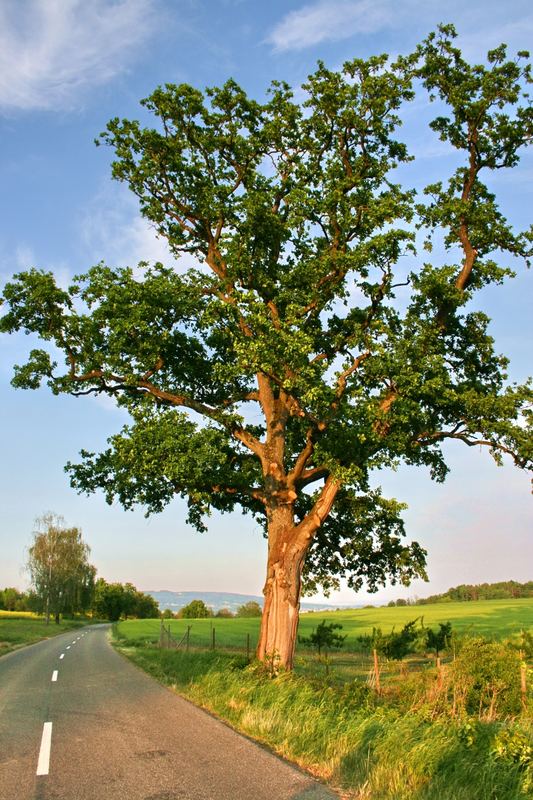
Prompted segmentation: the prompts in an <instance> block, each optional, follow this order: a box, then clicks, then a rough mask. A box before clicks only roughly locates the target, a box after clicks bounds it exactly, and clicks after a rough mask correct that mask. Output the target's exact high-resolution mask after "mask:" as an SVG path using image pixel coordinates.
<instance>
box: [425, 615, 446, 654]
mask: <svg viewBox="0 0 533 800" xmlns="http://www.w3.org/2000/svg"><path fill="white" fill-rule="evenodd" d="M451 640H452V623H451V622H439V627H438V630H436V631H434V630H433V629H432V628H428V629H427V633H426V645H427V647H428V648H429V650H434V651H435V655H436V656H437V658H439V656H440V652H441V650H444V649H445V648H447V647H449V646H450V642H451Z"/></svg>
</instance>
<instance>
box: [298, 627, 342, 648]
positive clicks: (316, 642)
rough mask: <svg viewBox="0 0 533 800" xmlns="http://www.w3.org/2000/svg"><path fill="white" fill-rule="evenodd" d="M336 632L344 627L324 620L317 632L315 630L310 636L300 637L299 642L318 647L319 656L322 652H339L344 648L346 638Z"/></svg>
mask: <svg viewBox="0 0 533 800" xmlns="http://www.w3.org/2000/svg"><path fill="white" fill-rule="evenodd" d="M336 630H342V625H339V624H338V623H336V622H330V623H329V624H328V623H327V622H326V620H325V619H324V620H322V622H320V623H319V624H318V625H317V628H316V630H314V631H313V632H312V633H311V635H310V636H308V637H305V636H299V637H298V641H299V642H301V644H307V645H310V646H311V647H316V649H317V650H318V655H319V656H320V655H321V653H322V650H325V651H326V652H327V651H328V650H338V649H340V648H341V647H342V646H343V644H344V640H345V639H346V636H342V635H341V634H340V633H336V632H335V631H336Z"/></svg>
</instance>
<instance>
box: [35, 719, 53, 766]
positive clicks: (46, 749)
mask: <svg viewBox="0 0 533 800" xmlns="http://www.w3.org/2000/svg"><path fill="white" fill-rule="evenodd" d="M51 746H52V723H51V722H45V723H44V727H43V736H42V739H41V749H40V750H39V761H38V762H37V772H36V774H37V775H48V770H49V769H50V748H51Z"/></svg>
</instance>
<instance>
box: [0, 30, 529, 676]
mask: <svg viewBox="0 0 533 800" xmlns="http://www.w3.org/2000/svg"><path fill="white" fill-rule="evenodd" d="M454 37H455V31H454V30H453V27H452V26H441V27H440V28H439V30H438V31H437V32H435V33H432V34H430V35H429V36H428V37H427V38H426V40H425V41H424V42H423V43H422V44H421V45H420V46H419V47H418V48H417V49H416V51H415V52H414V53H413V54H411V55H410V56H408V57H399V58H398V59H397V60H396V61H394V62H391V61H390V60H389V59H388V57H387V56H385V55H382V56H375V57H371V58H369V59H367V60H363V59H358V58H357V59H354V60H352V61H350V62H347V63H346V64H344V65H343V67H342V68H341V69H340V70H338V71H331V70H329V69H327V68H326V66H325V65H324V64H319V66H318V68H317V70H316V71H315V72H314V73H313V74H312V75H311V76H310V77H309V79H308V81H307V83H306V84H304V86H303V91H304V94H305V100H303V102H298V101H296V100H295V97H294V95H293V92H292V90H291V89H290V87H289V86H288V85H287V84H285V83H282V82H273V83H272V85H271V87H270V89H269V93H268V97H267V99H266V100H265V101H264V102H259V101H256V100H253V99H251V98H250V97H248V96H247V95H246V93H245V92H244V91H243V89H242V88H240V87H239V86H238V85H237V84H236V83H235V82H234V81H232V80H230V81H228V82H226V83H225V84H224V85H223V86H222V87H219V88H211V89H206V90H205V92H202V91H200V90H199V89H197V88H194V87H192V86H189V85H184V84H182V85H179V86H175V85H166V86H165V87H160V88H158V89H156V91H155V92H154V93H153V94H152V95H151V96H150V97H149V98H147V99H146V100H144V101H142V103H143V105H144V107H145V108H146V109H147V110H148V111H149V112H150V113H151V114H152V115H153V117H154V119H155V127H143V126H142V125H141V124H140V123H139V122H137V121H134V120H120V119H118V118H117V119H114V120H112V121H111V122H110V123H109V125H108V127H107V130H106V131H105V132H104V133H103V134H102V136H101V137H100V139H99V142H100V143H101V144H105V145H108V146H110V147H111V148H113V149H114V151H115V161H114V163H113V176H114V178H115V179H117V180H119V181H122V182H125V183H126V184H128V186H129V187H130V189H131V190H132V192H133V193H134V194H135V195H136V196H137V197H138V199H139V203H140V209H141V213H142V214H143V215H144V216H145V217H146V218H147V219H148V220H150V221H151V223H152V224H153V225H154V227H155V229H156V231H157V233H158V234H159V235H160V236H162V237H164V238H165V239H166V240H167V242H168V244H169V247H170V250H171V252H172V253H173V254H174V256H175V257H177V258H179V257H181V256H184V255H186V256H188V257H189V258H190V256H193V257H194V259H195V266H193V267H190V268H188V269H187V268H183V269H181V268H180V267H179V263H178V268H176V267H175V266H173V265H166V266H165V265H163V264H159V263H156V264H153V265H148V264H142V265H140V268H123V269H117V268H112V267H109V266H106V265H104V264H98V265H97V266H95V267H93V268H91V269H90V270H89V271H88V272H87V273H86V274H85V275H82V276H78V277H77V278H75V279H74V280H73V282H72V285H71V286H70V287H69V288H68V289H64V288H61V287H60V286H58V285H57V283H56V281H55V279H54V277H53V275H52V274H51V273H47V272H43V271H39V270H35V269H34V270H30V271H28V272H25V273H21V274H19V275H17V276H15V278H14V279H13V280H12V281H10V282H9V283H8V284H7V285H6V286H5V288H4V303H5V304H6V305H7V310H6V313H5V314H4V316H3V317H2V320H1V328H2V330H4V331H10V332H13V331H16V330H26V331H30V332H33V333H36V334H38V335H39V336H40V337H41V339H43V340H44V341H45V342H48V343H50V345H52V346H51V347H50V348H49V349H48V350H47V349H44V348H43V349H35V350H33V351H32V352H31V354H30V358H29V360H28V362H27V363H26V364H24V365H22V366H18V367H16V368H15V377H14V380H13V383H14V385H15V386H17V387H23V388H36V387H37V386H39V385H40V384H41V383H42V382H43V381H44V382H45V383H47V384H48V385H49V387H50V388H51V390H52V391H53V392H54V393H56V394H59V393H70V394H73V395H83V394H100V393H105V394H108V395H110V396H112V397H114V398H115V399H116V402H117V403H118V404H119V405H121V406H122V407H124V408H125V409H126V410H127V411H128V412H129V413H130V415H131V424H128V425H126V426H125V427H124V429H123V430H122V431H121V432H120V433H118V434H117V435H115V436H112V437H111V438H110V440H109V447H108V448H107V449H106V450H105V451H104V452H103V453H100V454H95V453H91V452H88V451H82V461H81V463H79V464H70V465H68V470H69V472H70V475H71V481H72V485H73V486H74V487H75V488H77V489H78V490H80V491H84V492H93V491H95V490H97V489H101V490H103V491H104V493H105V495H106V498H107V500H108V501H109V502H112V501H114V500H115V499H118V500H119V502H121V503H122V505H123V506H124V507H125V508H131V507H132V506H133V505H134V504H137V503H140V504H142V505H144V506H145V507H146V509H147V512H148V513H152V512H159V511H161V510H162V509H163V508H164V506H165V505H166V504H167V503H168V502H169V501H170V500H171V499H172V498H173V497H175V496H176V495H178V496H181V497H184V498H186V500H187V504H188V518H189V521H190V522H191V523H192V524H193V525H195V526H196V527H197V528H199V529H203V528H204V527H205V517H206V515H208V514H209V512H210V510H211V509H217V510H219V511H222V512H227V511H231V510H233V509H234V508H235V507H237V506H239V507H240V508H242V509H243V510H244V511H246V512H249V513H250V514H252V515H253V516H254V517H255V518H256V519H257V520H259V521H260V522H261V524H262V525H263V526H264V530H265V534H266V535H268V538H269V560H268V565H267V581H266V584H265V605H264V611H263V624H262V632H261V637H260V643H259V649H258V655H259V657H260V658H263V657H265V654H266V653H273V652H276V653H278V654H279V656H280V660H281V663H282V664H283V665H284V666H287V667H290V666H291V664H292V654H293V650H294V642H295V640H296V628H297V621H298V608H299V597H300V588H301V580H302V575H303V579H304V581H305V585H306V586H307V587H308V588H309V589H310V590H316V589H318V588H319V587H322V588H323V589H324V590H325V591H327V590H330V589H332V588H334V587H336V586H338V582H339V580H340V579H341V578H344V579H346V580H347V582H348V584H349V585H350V586H352V587H353V588H355V589H358V588H359V587H360V586H361V584H362V582H363V580H365V581H366V582H367V584H368V586H369V587H370V589H373V588H375V587H377V586H378V585H380V584H381V583H383V582H384V581H385V580H387V579H390V580H392V581H393V582H395V581H401V582H409V581H410V579H412V578H413V577H416V576H421V575H424V574H425V573H424V564H425V553H424V551H423V549H422V548H421V547H420V546H419V545H418V544H417V543H415V542H413V543H411V544H406V543H405V542H404V541H403V537H404V526H403V522H402V518H401V512H402V509H403V506H402V504H401V503H400V502H398V501H397V500H394V499H387V498H385V497H384V496H383V495H382V493H381V491H380V490H379V489H376V488H373V484H372V483H371V478H372V476H373V475H375V474H376V473H377V472H378V471H379V470H380V469H382V468H384V467H391V466H396V465H397V464H399V463H400V462H403V463H407V464H412V465H419V466H424V467H427V468H429V470H430V473H431V476H432V478H433V479H435V480H438V481H442V480H444V478H445V476H446V473H447V470H448V467H447V465H446V461H445V457H444V454H443V443H445V442H446V441H448V440H456V441H460V442H463V443H466V444H467V445H470V446H472V445H481V446H484V447H487V448H488V449H489V450H490V452H491V453H492V455H493V457H494V458H495V459H496V460H498V461H499V460H500V459H501V458H502V456H504V455H506V456H508V457H510V458H511V459H512V460H513V461H514V462H515V463H516V464H517V465H518V466H519V467H527V466H530V465H531V461H532V446H531V437H530V434H529V433H528V423H530V422H531V412H530V410H529V409H528V403H530V400H531V388H530V386H529V385H526V386H516V385H511V384H509V382H508V381H507V376H506V367H507V361H506V359H505V357H503V356H501V355H499V354H498V353H497V352H496V351H495V349H494V346H493V340H492V338H491V336H490V333H489V331H488V323H489V320H488V318H487V316H486V314H484V313H483V312H481V311H479V310H476V307H475V306H474V305H473V304H472V299H473V297H474V295H475V294H476V293H477V292H479V290H481V289H482V288H483V287H484V286H486V285H488V284H491V283H495V284H499V283H502V282H503V281H504V279H505V278H507V277H509V276H510V275H511V274H512V273H511V267H513V266H514V264H515V261H516V258H517V257H518V258H523V259H527V258H528V257H529V256H530V254H531V241H532V236H531V233H530V232H529V233H528V232H526V233H519V232H515V231H513V229H512V228H511V226H510V224H509V223H508V221H507V220H506V218H505V217H504V215H503V213H502V212H501V210H500V209H499V207H498V203H497V200H496V197H495V195H494V194H493V193H491V191H489V189H488V188H487V184H486V182H484V176H485V175H488V174H490V173H491V171H493V170H500V169H505V168H512V167H516V166H517V164H518V162H519V154H520V149H521V148H522V147H523V146H524V145H525V144H526V143H527V142H528V141H529V140H530V139H531V134H532V129H533V121H532V111H531V106H530V105H529V104H528V101H527V95H526V94H525V93H524V87H525V86H527V84H528V83H530V82H531V74H530V66H529V64H528V63H527V57H528V54H527V53H519V54H518V56H517V58H516V59H508V57H507V53H506V48H505V46H503V45H502V46H501V47H499V48H497V49H495V50H493V51H491V52H489V54H488V58H487V63H486V64H485V65H470V64H469V63H467V62H466V61H465V60H464V58H463V56H462V54H461V52H460V50H459V49H458V48H457V47H456V46H455V43H454ZM424 91H427V92H428V93H429V99H430V100H435V101H436V102H437V105H438V116H437V117H436V118H435V119H434V120H433V122H432V123H431V128H432V129H433V131H434V132H435V133H436V135H437V136H438V137H439V138H440V139H441V140H443V141H445V142H447V143H448V144H449V146H450V147H451V148H453V149H454V150H455V151H456V153H457V156H458V158H459V160H460V165H459V166H458V167H457V168H456V169H455V170H453V171H452V172H451V173H450V174H448V175H443V177H442V180H441V181H438V182H435V183H432V184H431V185H429V186H427V187H426V189H425V190H424V192H423V193H422V194H419V195H417V194H416V193H415V192H414V191H413V190H412V189H411V188H409V187H406V186H403V185H401V184H400V183H399V182H395V179H396V176H397V174H398V173H397V168H398V167H401V166H402V165H406V164H407V163H408V162H409V160H410V159H411V156H410V154H409V153H408V150H407V148H406V146H405V145H404V144H403V143H402V142H401V141H400V140H399V139H398V138H397V130H398V128H399V125H400V116H399V115H400V113H401V110H402V108H403V106H404V105H405V104H406V103H408V102H410V101H411V100H412V99H413V97H415V95H417V93H419V92H424ZM402 174H405V171H404V172H403V173H402ZM424 248H425V253H424V252H423V251H424ZM432 248H435V249H434V250H433V252H432ZM441 251H442V252H443V253H444V256H443V258H444V259H446V263H441V261H442V259H441V258H440V257H436V256H435V253H437V254H438V253H439V252H441ZM58 351H59V353H61V354H62V359H60V358H58V355H57V353H58ZM61 361H63V362H64V363H61Z"/></svg>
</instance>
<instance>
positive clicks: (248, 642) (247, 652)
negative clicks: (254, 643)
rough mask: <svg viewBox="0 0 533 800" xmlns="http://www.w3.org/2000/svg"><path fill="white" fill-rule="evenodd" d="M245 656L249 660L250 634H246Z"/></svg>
mask: <svg viewBox="0 0 533 800" xmlns="http://www.w3.org/2000/svg"><path fill="white" fill-rule="evenodd" d="M246 658H247V659H248V661H249V660H250V634H249V633H247V634H246Z"/></svg>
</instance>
